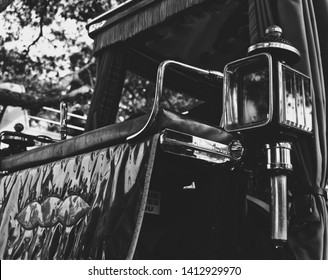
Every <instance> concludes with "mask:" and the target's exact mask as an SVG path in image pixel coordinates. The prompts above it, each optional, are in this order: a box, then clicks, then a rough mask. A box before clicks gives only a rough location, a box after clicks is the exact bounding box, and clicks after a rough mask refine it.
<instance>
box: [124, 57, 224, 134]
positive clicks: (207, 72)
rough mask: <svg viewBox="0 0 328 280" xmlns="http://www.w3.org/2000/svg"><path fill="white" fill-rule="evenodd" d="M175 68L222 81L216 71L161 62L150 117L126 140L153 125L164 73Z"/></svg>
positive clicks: (221, 77)
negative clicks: (170, 67) (172, 67)
mask: <svg viewBox="0 0 328 280" xmlns="http://www.w3.org/2000/svg"><path fill="white" fill-rule="evenodd" d="M171 65H172V66H177V67H179V68H182V69H185V70H187V71H190V72H194V73H197V74H199V75H203V76H206V77H208V78H211V79H213V78H215V79H217V80H222V79H223V74H222V73H221V72H218V71H210V70H204V69H201V68H197V67H193V66H191V65H188V64H184V63H181V62H177V61H174V60H166V61H163V62H162V63H161V64H160V65H159V66H158V70H157V78H156V87H155V97H154V104H153V107H152V110H151V113H150V116H149V118H148V120H147V122H146V124H145V125H144V126H143V127H142V128H141V129H140V130H139V131H138V132H137V133H135V134H133V135H131V136H129V137H128V138H127V140H131V139H134V138H136V137H138V136H140V135H142V134H143V133H144V132H145V131H146V130H147V129H149V127H150V126H151V125H152V124H153V123H154V121H155V119H156V116H157V114H158V112H159V109H160V100H161V98H162V94H163V83H164V73H165V71H166V69H167V67H169V66H171Z"/></svg>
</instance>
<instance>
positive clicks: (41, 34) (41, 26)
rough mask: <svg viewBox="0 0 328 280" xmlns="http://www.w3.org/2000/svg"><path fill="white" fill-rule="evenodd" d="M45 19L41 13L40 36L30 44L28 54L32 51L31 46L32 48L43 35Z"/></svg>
mask: <svg viewBox="0 0 328 280" xmlns="http://www.w3.org/2000/svg"><path fill="white" fill-rule="evenodd" d="M43 21H44V18H43V15H42V14H40V22H39V24H40V31H39V35H38V37H36V39H34V40H33V42H32V43H31V44H29V46H28V47H27V49H26V55H28V54H29V52H30V48H31V47H32V46H33V45H35V44H36V43H37V42H38V41H39V40H40V38H41V37H42V36H43Z"/></svg>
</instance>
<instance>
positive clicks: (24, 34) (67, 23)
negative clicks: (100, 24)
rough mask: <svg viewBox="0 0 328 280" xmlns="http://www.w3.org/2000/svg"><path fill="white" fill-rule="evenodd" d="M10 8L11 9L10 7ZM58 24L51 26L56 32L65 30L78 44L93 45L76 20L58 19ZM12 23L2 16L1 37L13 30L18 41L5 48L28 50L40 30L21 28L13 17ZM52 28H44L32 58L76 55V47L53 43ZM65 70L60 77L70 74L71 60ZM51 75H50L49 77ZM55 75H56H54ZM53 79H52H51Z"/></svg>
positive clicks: (31, 51)
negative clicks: (46, 55)
mask: <svg viewBox="0 0 328 280" xmlns="http://www.w3.org/2000/svg"><path fill="white" fill-rule="evenodd" d="M13 5H19V1H18V0H16V1H15V2H14V3H13ZM9 8H10V7H9ZM56 21H57V22H58V24H57V23H53V24H52V25H51V28H52V29H55V30H58V31H60V30H64V32H65V35H66V36H67V37H69V38H76V39H77V41H78V42H82V41H84V42H86V43H87V44H88V45H92V39H90V38H89V36H88V34H87V30H86V29H85V28H84V27H83V26H81V24H79V23H77V22H76V21H75V20H72V19H67V20H64V19H63V18H61V17H58V18H57V19H56ZM11 22H13V24H11V23H9V22H8V21H6V20H5V19H4V17H3V13H1V14H0V26H1V28H0V36H1V37H3V38H4V37H5V36H6V32H7V31H8V30H9V29H11V30H14V31H15V32H17V34H18V38H19V39H18V40H17V41H11V42H6V43H5V47H6V48H7V49H12V48H17V49H18V50H19V51H23V50H26V49H27V47H28V46H29V45H30V44H31V43H32V42H33V41H34V40H35V39H36V38H37V37H38V35H39V28H33V27H25V28H23V29H22V28H20V26H19V22H18V20H17V19H16V18H14V17H13V16H12V18H11ZM51 28H50V27H48V26H45V27H44V28H43V37H42V38H41V39H40V40H39V41H38V42H37V43H36V44H35V45H33V46H32V47H31V48H30V55H31V57H32V58H33V57H37V56H42V55H44V54H51V55H54V56H61V55H66V56H67V55H68V53H74V52H77V51H78V47H76V46H67V45H66V44H65V43H63V42H59V41H56V42H55V44H53V43H51V41H52V40H53V39H54V36H53V35H52V34H51V33H50V30H51ZM63 66H64V68H65V70H63V71H62V72H61V73H60V76H64V75H66V74H68V73H69V72H70V71H69V60H67V65H63ZM49 74H50V73H48V75H49ZM50 75H51V74H50ZM53 75H54V73H53ZM49 78H51V77H49Z"/></svg>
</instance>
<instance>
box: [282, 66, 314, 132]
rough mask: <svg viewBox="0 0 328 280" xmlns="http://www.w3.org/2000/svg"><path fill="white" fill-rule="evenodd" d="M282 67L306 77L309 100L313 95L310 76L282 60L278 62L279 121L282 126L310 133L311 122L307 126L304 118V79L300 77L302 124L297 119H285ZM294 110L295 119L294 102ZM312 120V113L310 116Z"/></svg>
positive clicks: (311, 128) (296, 108)
mask: <svg viewBox="0 0 328 280" xmlns="http://www.w3.org/2000/svg"><path fill="white" fill-rule="evenodd" d="M283 68H286V69H288V70H289V71H291V72H293V73H295V74H296V75H299V76H302V77H304V78H305V79H308V80H309V81H310V94H311V102H313V95H312V88H311V78H310V77H309V76H307V75H304V74H303V73H301V72H299V71H297V70H295V69H294V68H292V67H290V66H288V65H286V64H284V63H282V62H278V79H279V82H278V83H279V85H278V89H279V123H280V124H281V125H282V126H285V127H293V128H296V129H298V130H301V131H305V132H308V133H312V132H313V123H311V126H309V124H308V123H307V120H306V110H305V102H306V100H305V95H304V93H305V92H304V79H302V94H303V99H304V100H303V110H304V124H305V125H304V126H303V125H300V124H298V123H297V121H296V122H295V123H294V122H292V121H290V120H287V112H286V96H285V94H284V84H283V83H284V81H283ZM295 86H296V83H295V75H294V87H295ZM294 91H296V89H295V88H294ZM295 110H296V112H295V113H296V119H297V118H298V112H297V111H298V107H297V104H295ZM312 112H313V106H312ZM311 119H312V120H313V115H312V118H311Z"/></svg>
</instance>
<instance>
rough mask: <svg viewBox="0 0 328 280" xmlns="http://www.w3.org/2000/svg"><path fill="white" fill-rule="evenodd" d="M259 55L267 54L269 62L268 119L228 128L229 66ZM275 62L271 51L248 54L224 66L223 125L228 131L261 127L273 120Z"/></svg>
mask: <svg viewBox="0 0 328 280" xmlns="http://www.w3.org/2000/svg"><path fill="white" fill-rule="evenodd" d="M258 56H266V57H267V58H268V62H269V114H268V120H267V121H265V122H262V123H259V124H255V125H254V124H250V125H247V126H244V127H241V128H238V129H227V104H226V102H227V95H226V92H227V75H226V73H227V67H228V66H229V65H231V64H235V63H240V62H243V61H246V60H249V59H252V58H256V57H258ZM272 67H273V63H272V56H271V55H270V54H269V53H261V54H255V55H252V56H248V57H245V58H242V59H239V60H235V61H233V62H231V63H229V64H227V65H226V66H225V67H224V71H223V73H224V80H223V115H224V123H223V127H224V129H225V130H226V131H227V132H235V131H243V130H249V129H254V128H259V127H262V126H266V125H267V124H269V123H270V122H271V121H272V117H273V71H272V70H273V69H272Z"/></svg>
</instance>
